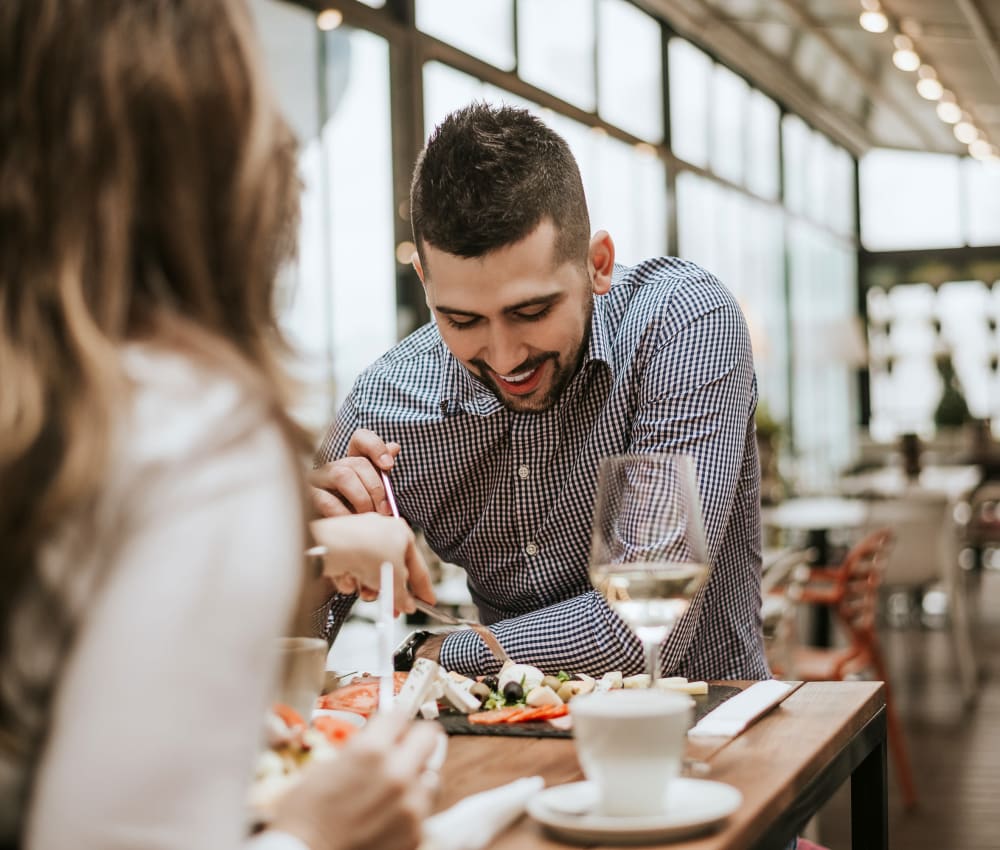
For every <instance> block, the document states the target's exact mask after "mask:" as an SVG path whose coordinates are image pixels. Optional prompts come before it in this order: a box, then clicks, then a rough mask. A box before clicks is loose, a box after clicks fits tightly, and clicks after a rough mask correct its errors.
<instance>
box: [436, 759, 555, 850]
mask: <svg viewBox="0 0 1000 850" xmlns="http://www.w3.org/2000/svg"><path fill="white" fill-rule="evenodd" d="M544 787H545V780H544V779H542V777H540V776H528V777H526V778H524V779H516V780H514V781H513V782H510V783H508V784H507V785H501V786H500V787H499V788H493V789H491V790H489V791H483V792H482V793H480V794H473V795H472V796H471V797H466V798H465V799H464V800H460V801H459V802H457V803H455V805H454V806H452V807H451V808H450V809H445V810H444V811H443V812H439V813H438V814H436V815H433V816H432V817H429V818H427V820H426V821H424V840H423V843H422V844H421V845H420V850H481V848H483V847H485V846H486V845H487V844H489V843H490V842H491V841H492V840H493V839H494V838H496V837H497V836H498V835H499V834H500V833H501V832H503V831H504V830H505V829H507V827H509V826H510V825H511V824H512V823H514V821H515V820H517V819H518V818H519V817H520V816H521V815H522V814H523V812H524V807H525V806H526V805H527V804H528V800H529V799H530V798H531V797H533V796H534V795H535V794H537V793H538V792H539V791H541V790H542V788H544Z"/></svg>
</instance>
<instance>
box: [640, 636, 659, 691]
mask: <svg viewBox="0 0 1000 850" xmlns="http://www.w3.org/2000/svg"><path fill="white" fill-rule="evenodd" d="M642 648H643V651H644V652H645V654H646V672H647V673H648V674H649V684H650V687H652V685H653V683H654V682H655V681H656V680H657V679H659V678H660V643H659V641H655V640H646V641H643V642H642Z"/></svg>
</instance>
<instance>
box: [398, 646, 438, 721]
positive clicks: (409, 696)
mask: <svg viewBox="0 0 1000 850" xmlns="http://www.w3.org/2000/svg"><path fill="white" fill-rule="evenodd" d="M440 672H441V667H440V666H439V665H438V664H436V663H435V662H434V661H431V660H430V659H429V658H418V659H417V660H416V661H414V662H413V669H412V670H410V672H409V675H408V676H407V677H406V681H405V682H404V683H403V687H402V688H400V690H399V693H398V694H397V695H396V702H395V705H396V707H397V708H399V709H401V710H402V711H404V712H405V713H406V716H407V717H416V715H417V711H419V709H420V706H422V705H423V704H424V703H425V702H427V700H428V699H429V698H430V696H431V691H432V690H433V688H434V684H435V682H437V681H438V676H439V674H440Z"/></svg>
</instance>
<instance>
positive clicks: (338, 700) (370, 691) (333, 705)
mask: <svg viewBox="0 0 1000 850" xmlns="http://www.w3.org/2000/svg"><path fill="white" fill-rule="evenodd" d="M392 678H393V693H397V694H398V693H399V690H400V688H402V687H403V683H404V682H405V681H406V673H393V676H392ZM378 681H379V680H378V676H364V677H362V678H361V679H357V680H355V681H354V682H351V684H349V685H344V687H342V688H337V690H335V691H331V692H330V693H328V694H324V695H323V696H321V697H320V698H319V699H318V700H317V701H316V705H317V706H318V707H319V708H330V709H334V710H338V711H353V712H354V713H355V714H361V715H363V716H364V717H369V716H370V715H372V714H374V713H375V711H376V709H377V708H378Z"/></svg>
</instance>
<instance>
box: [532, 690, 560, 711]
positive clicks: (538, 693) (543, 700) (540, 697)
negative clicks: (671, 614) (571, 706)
mask: <svg viewBox="0 0 1000 850" xmlns="http://www.w3.org/2000/svg"><path fill="white" fill-rule="evenodd" d="M524 702H525V705H530V706H531V707H532V708H540V707H541V706H543V705H562V704H563V701H562V700H561V699H559V694H557V693H556V692H555V691H554V690H552V688H550V687H549V686H548V685H539V686H538V687H537V688H532V689H531V690H530V691H528V696H527V697H526V698H525V700H524Z"/></svg>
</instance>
